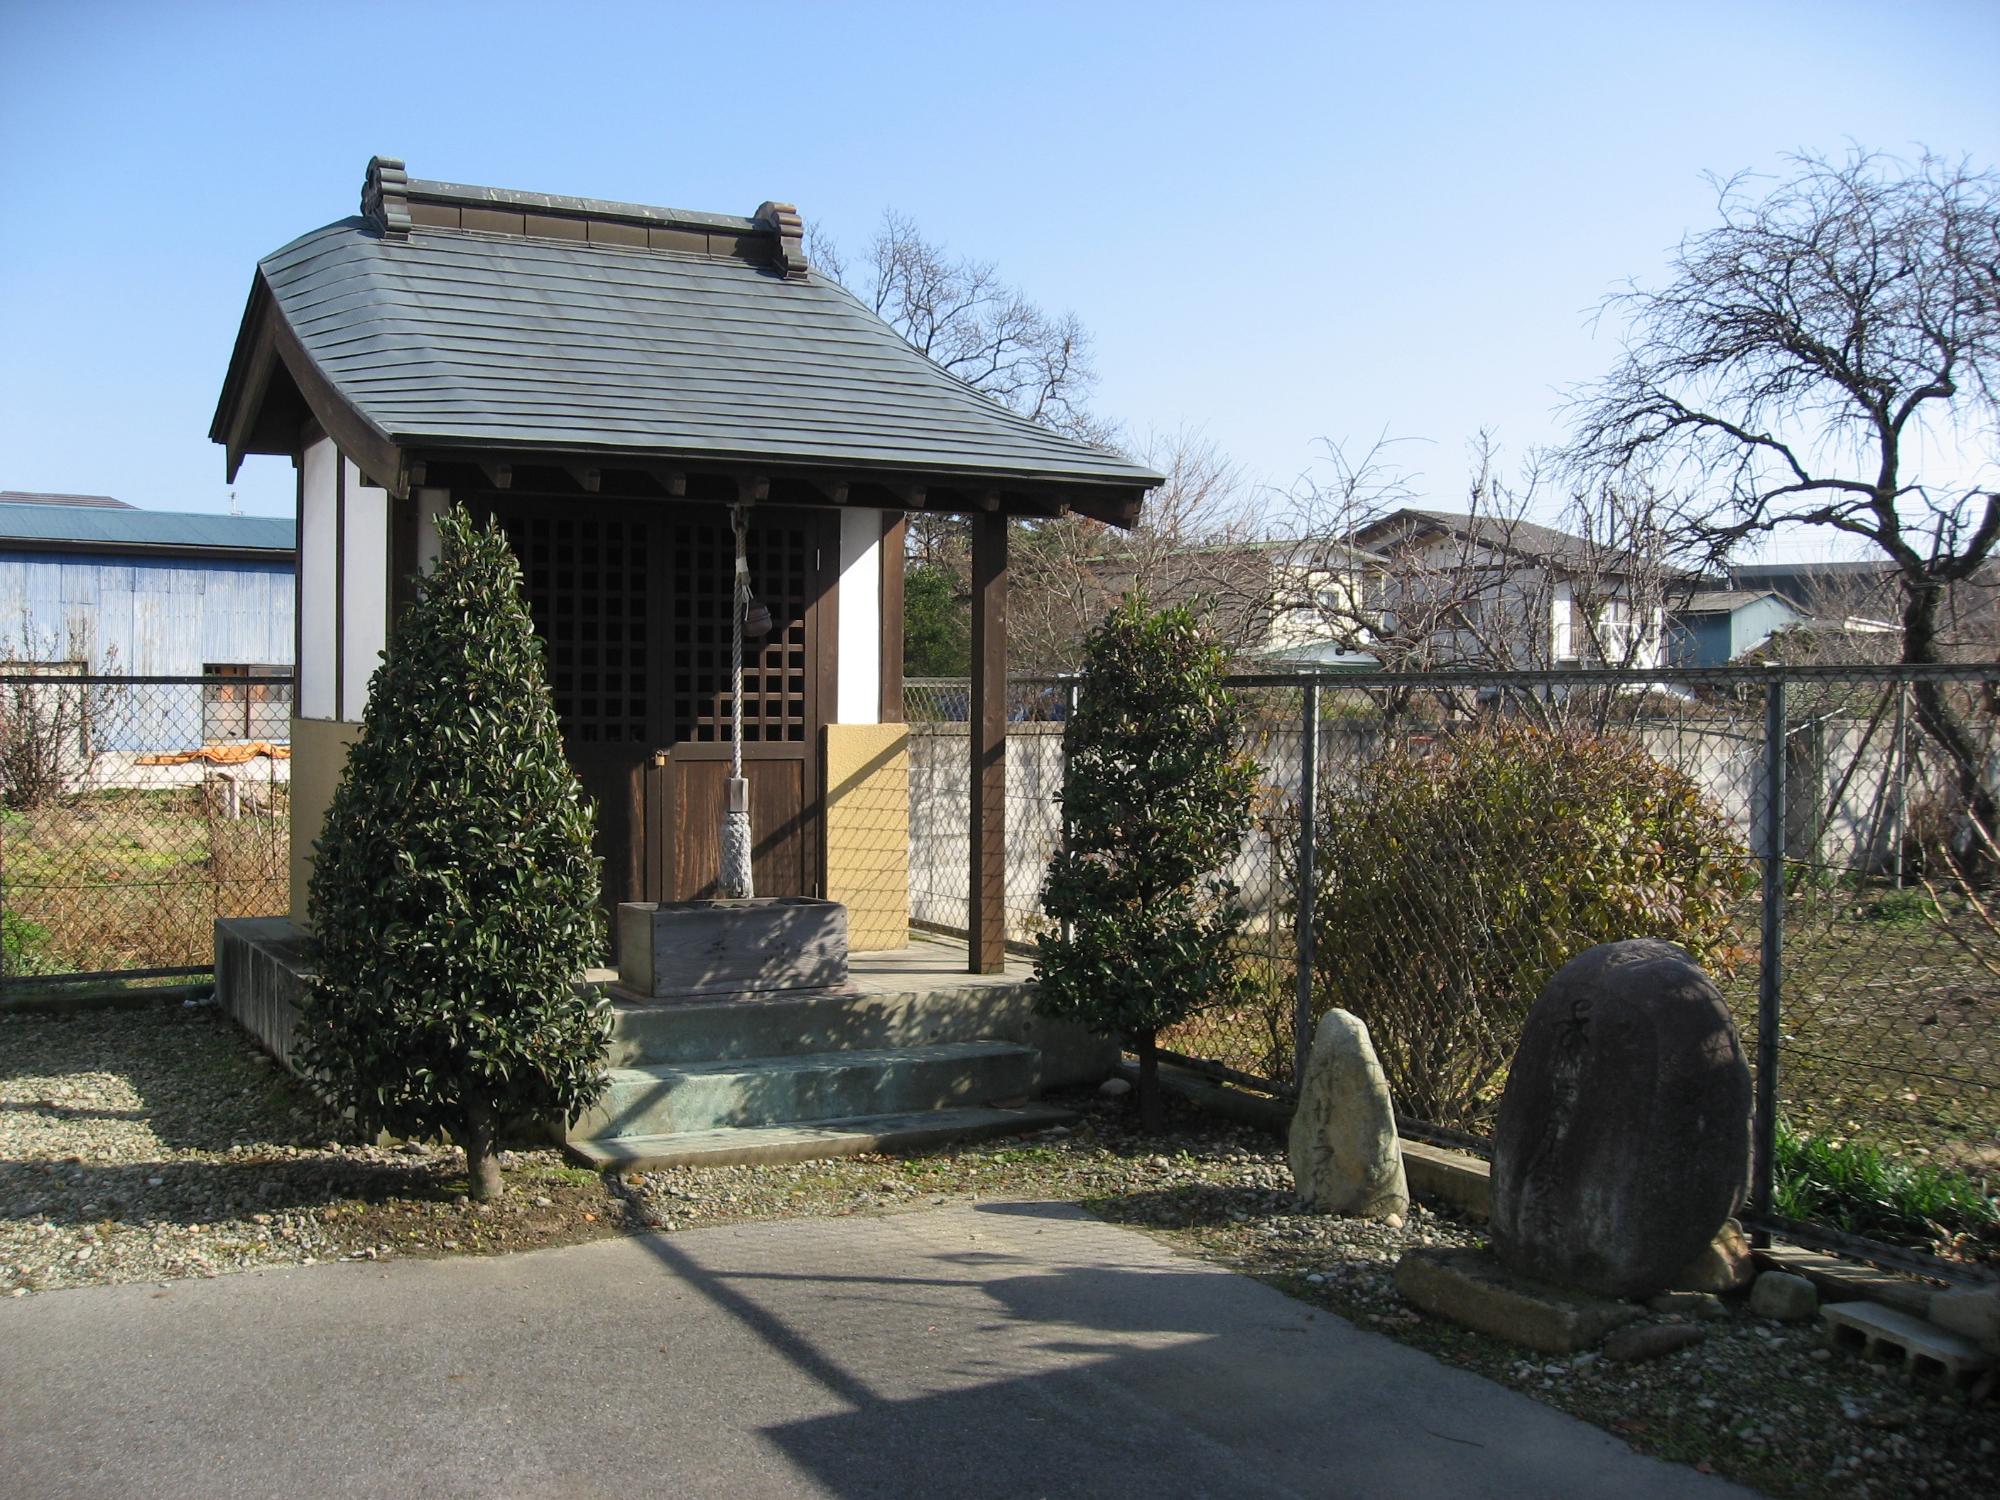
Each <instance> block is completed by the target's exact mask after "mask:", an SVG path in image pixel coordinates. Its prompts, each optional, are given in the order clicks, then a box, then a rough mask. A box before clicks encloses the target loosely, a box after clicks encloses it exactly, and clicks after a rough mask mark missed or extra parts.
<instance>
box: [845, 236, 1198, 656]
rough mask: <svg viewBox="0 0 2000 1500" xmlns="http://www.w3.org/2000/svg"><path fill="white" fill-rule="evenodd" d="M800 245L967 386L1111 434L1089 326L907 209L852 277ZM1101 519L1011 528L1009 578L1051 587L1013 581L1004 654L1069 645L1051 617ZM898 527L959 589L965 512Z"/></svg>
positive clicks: (965, 548)
mask: <svg viewBox="0 0 2000 1500" xmlns="http://www.w3.org/2000/svg"><path fill="white" fill-rule="evenodd" d="M806 249H807V254H808V256H809V257H810V258H811V260H812V262H813V264H814V265H815V266H817V267H818V268H819V269H820V270H821V271H822V272H824V273H825V274H827V275H829V276H831V277H833V278H834V279H835V280H836V281H839V282H841V283H842V284H843V285H845V286H846V287H847V288H848V290H850V291H851V292H853V293H854V294H855V295H856V296H857V297H860V298H861V299H862V300H863V301H865V302H867V303H868V304H869V306H871V307H872V308H874V310H875V311H876V312H877V313H879V314H880V315H881V316H882V318H883V319H884V320H885V321H886V322H887V323H888V324H889V325H890V326H891V327H892V328H894V329H895V330H896V331H897V332H898V333H899V334H901V335H902V336H903V338H904V339H905V340H907V341H908V342H909V344H910V345H911V347H913V348H915V349H917V350H919V351H921V352H922V353H923V354H924V355H925V356H926V357H927V358H929V359H930V360H932V361H933V362H934V363H936V364H937V365H938V366H939V367H940V368H942V369H944V370H947V371H949V372H950V373H951V374H953V375H955V376H957V377H958V378H959V379H960V380H963V381H965V382H966V384H968V385H970V386H972V387H973V388H974V389H975V390H977V391H979V392H981V393H982V394H984V395H987V396H990V397H992V398H993V399H994V400H996V401H998V402H1000V403H1001V404H1002V405H1003V406H1006V407H1008V408H1009V409H1011V410H1013V411H1016V412H1018V413H1020V414H1021V415H1022V416H1024V417H1027V418H1029V419H1030V420H1032V421H1036V422H1040V423H1041V424H1042V425H1044V426H1046V427H1049V428H1051V429H1053V430H1054V431H1057V432H1060V433H1063V434H1065V435H1066V436H1070V437H1075V438H1080V439H1082V440H1083V441H1085V442H1091V443H1096V444H1098V445H1100V446H1104V447H1110V446H1112V445H1114V443H1115V442H1116V440H1117V436H1118V432H1117V428H1116V426H1115V425H1114V424H1112V423H1110V422H1107V421H1105V420H1104V419H1103V418H1101V417H1099V416H1097V415H1096V414H1095V413H1093V412H1092V411H1091V410H1090V407H1089V399H1090V394H1091V391H1092V388H1093V387H1094V386H1095V385H1096V383H1097V372H1096V370H1095V368H1094V367H1093V366H1092V364H1091V337H1090V333H1089V330H1088V329H1086V328H1085V327H1084V326H1083V324H1082V322H1081V321H1080V320H1079V319H1078V318H1077V316H1076V314H1074V313H1071V312H1063V313H1052V312H1049V311H1047V310H1046V309H1044V308H1043V307H1041V306H1040V305H1039V304H1037V303H1035V302H1033V301H1032V300H1030V299H1029V297H1028V296H1027V294H1026V293H1025V292H1023V291H1022V290H1021V289H1020V288H1019V287H1016V286H1014V285H1012V284H1011V283H1010V282H1008V281H1007V280H1005V278H1003V277H1002V276H1001V275H1000V273H999V270H998V269H997V268H996V267H995V266H994V264H993V263H992V262H991V261H983V260H977V259H975V258H973V257H971V256H967V255H962V254H958V253H955V252H953V251H951V250H949V249H948V248H946V247H945V246H944V245H943V244H941V243H939V242H938V241H936V240H932V239H929V238H926V237H925V235H924V234H923V232H922V230H921V229H920V228H919V227H918V226H917V224H916V222H915V221H914V220H912V219H910V218H909V217H907V216H906V215H904V214H901V213H898V212H896V211H895V210H893V209H892V210H890V211H888V212H886V213H884V214H883V216H882V222H881V225H880V227H879V228H878V229H877V230H876V233H875V236H874V238H873V239H872V240H871V241H870V243H869V246H868V253H867V256H866V258H865V259H864V260H863V262H862V263H861V265H860V266H859V268H858V270H857V272H856V274H855V275H853V276H851V277H850V276H849V274H848V265H847V262H846V259H845V257H844V256H843V255H842V254H841V251H840V247H839V246H838V244H836V243H835V242H834V241H833V240H832V239H831V238H830V237H829V236H827V235H826V234H825V233H824V232H822V231H819V230H818V229H816V228H809V229H808V240H807V246H806ZM1169 488H1172V486H1169ZM1157 500H1158V497H1156V503H1157ZM1104 529H1105V528H1102V527H1100V526H1098V525H1097V523H1095V522H1092V521H1087V520H1085V519H1083V518H1081V517H1065V518H1063V519H1062V520H1060V521H1054V522H1047V523H1040V524H1038V525H1036V526H1034V527H1032V528H1027V527H1021V528H1018V529H1017V534H1016V536H1015V538H1014V542H1015V549H1016V553H1017V561H1016V565H1015V567H1014V569H1013V570H1012V571H1013V574H1014V576H1015V578H1016V579H1017V580H1018V579H1019V578H1021V576H1022V575H1023V574H1028V573H1032V574H1035V575H1036V576H1037V581H1038V582H1039V583H1040V584H1041V585H1042V586H1044V587H1048V588H1052V589H1055V590H1057V595H1056V597H1052V598H1049V599H1043V598H1041V597H1039V596H1037V595H1034V594H1031V593H1030V592H1028V591H1026V590H1023V589H1019V588H1017V589H1016V590H1015V591H1014V597H1015V598H1016V599H1018V600H1020V601H1021V602H1022V604H1023V605H1024V606H1025V607H1026V613H1025V617H1023V616H1017V619H1021V625H1019V626H1017V627H1016V629H1015V631H1014V632H1013V634H1014V635H1015V637H1016V638H1017V639H1018V640H1020V641H1021V642H1022V644H1021V645H1019V646H1017V647H1016V649H1015V650H1014V651H1013V653H1012V654H1013V655H1014V656H1015V659H1016V663H1017V665H1020V666H1022V667H1024V668H1030V669H1039V668H1040V667H1041V666H1043V665H1048V664H1054V663H1058V662H1066V661H1068V660H1069V658H1070V656H1072V655H1073V654H1074V653H1073V651H1071V650H1070V648H1069V646H1067V645H1061V646H1059V645H1058V642H1059V641H1062V642H1067V641H1068V640H1069V635H1070V632H1069V630H1068V627H1067V625H1066V624H1059V623H1058V622H1059V621H1063V620H1066V619H1067V618H1068V617H1069V616H1071V615H1073V614H1074V613H1075V612H1076V610H1077V609H1079V608H1081V607H1082V604H1083V599H1084V596H1085V595H1087V594H1088V592H1089V591H1088V589H1087V588H1086V586H1085V582H1086V581H1085V580H1084V579H1083V578H1082V577H1081V576H1080V575H1079V574H1078V573H1077V571H1076V569H1077V567H1078V566H1079V561H1078V560H1079V559H1080V558H1082V557H1083V556H1085V555H1087V554H1088V553H1089V552H1090V551H1092V550H1093V549H1097V548H1099V547H1101V545H1102V540H1101V538H1100V533H1101V532H1102V531H1103V530H1104ZM908 534H909V548H910V559H911V562H912V563H913V564H915V565H918V566H931V567H939V568H943V569H946V570H948V572H949V573H950V575H951V576H952V578H953V579H954V580H956V584H957V588H958V590H959V591H960V592H961V595H962V596H964V597H967V598H969V590H970V580H971V555H970V554H971V548H970V544H969V541H968V536H967V531H966V525H965V522H964V520H963V518H961V517H956V516H946V515H939V514H934V513H923V512H920V513H918V514H916V515H913V516H912V517H911V518H910V526H909V533H908ZM1098 613H1099V614H1102V611H1101V610H1100V611H1098ZM1037 615H1039V616H1041V617H1042V618H1040V619H1037V618H1036V616H1037ZM1023 627H1025V629H1024V628H1023ZM1078 639H1080V637H1078ZM1051 669H1053V668H1052V667H1051Z"/></svg>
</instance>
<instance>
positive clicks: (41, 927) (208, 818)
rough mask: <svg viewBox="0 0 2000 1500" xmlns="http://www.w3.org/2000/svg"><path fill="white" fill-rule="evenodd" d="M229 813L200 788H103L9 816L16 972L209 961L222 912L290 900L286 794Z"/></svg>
mask: <svg viewBox="0 0 2000 1500" xmlns="http://www.w3.org/2000/svg"><path fill="white" fill-rule="evenodd" d="M275 791H276V804H275V807H274V809H273V810H272V811H270V812H256V811H245V812H244V813H243V814H242V815H241V816H239V817H237V818H234V819H230V818H226V817H222V816H220V815H219V813H218V811H217V809H216V808H214V807H213V806H211V805H210V803H209V801H208V800H207V799H206V798H204V796H203V794H202V790H201V788H200V787H199V786H190V787H175V788H171V789H166V790H160V791H118V792H100V793H94V794H91V795H89V796H84V797H78V798H74V799H70V800H68V801H65V802H62V803H57V804H51V805H49V806H47V807H42V808H37V809H35V810H33V811H30V812H9V813H7V814H5V815H4V819H0V902H4V909H5V912H6V915H7V918H8V940H7V972H8V974H10V975H12V974H43V975H48V974H64V973H92V972H99V971H106V970H128V969H143V968H172V967H183V966H195V965H205V964H207V963H209V962H210V961H211V960H212V958H213V956H214V934H213V924H214V921H215V919H216V918H217V917H236V916H267V915H270V914H272V913H274V912H281V911H283V910H284V909H285V908H286V906H287V905H288V902H289V879H290V876H289V868H288V860H289V852H288V851H289V843H288V824H287V814H288V801H287V796H286V789H285V788H283V787H278V788H276V789H275Z"/></svg>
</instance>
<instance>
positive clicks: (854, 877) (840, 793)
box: [825, 724, 910, 953]
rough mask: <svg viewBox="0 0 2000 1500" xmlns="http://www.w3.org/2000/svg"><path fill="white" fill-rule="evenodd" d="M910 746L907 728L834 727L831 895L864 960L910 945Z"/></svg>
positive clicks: (829, 739)
mask: <svg viewBox="0 0 2000 1500" xmlns="http://www.w3.org/2000/svg"><path fill="white" fill-rule="evenodd" d="M909 740H910V735H909V730H908V729H907V728H905V727H904V726H903V725H901V724H829V725H827V727H826V755H825V764H826V894H827V897H828V899H830V900H833V901H839V902H842V903H843V904H844V905H845V906H846V907H847V934H848V946H849V947H851V948H853V949H854V950H855V951H856V952H862V953H865V952H869V951H872V950H876V949H882V948H901V947H903V946H904V945H905V944H907V943H908V942H909V940H910V744H909Z"/></svg>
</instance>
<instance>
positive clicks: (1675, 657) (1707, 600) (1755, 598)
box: [1667, 589, 1809, 667]
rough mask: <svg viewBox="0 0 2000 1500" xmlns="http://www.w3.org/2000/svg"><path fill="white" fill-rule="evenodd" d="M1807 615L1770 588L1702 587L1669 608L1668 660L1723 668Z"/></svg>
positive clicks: (1676, 662) (1675, 662)
mask: <svg viewBox="0 0 2000 1500" xmlns="http://www.w3.org/2000/svg"><path fill="white" fill-rule="evenodd" d="M1808 618H1809V617H1808V616H1807V614H1806V612H1805V611H1804V610H1803V609H1801V608H1800V607H1799V606H1798V605H1796V604H1794V603H1793V602H1791V601H1790V600H1788V599H1786V598H1785V597H1784V596H1783V595H1781V594H1777V593H1774V592H1772V591H1771V590H1769V589H1702V590H1700V591H1699V592H1697V593H1695V594H1694V595H1692V596H1691V597H1690V598H1689V599H1688V600H1687V602H1685V603H1683V604H1677V605H1675V606H1674V607H1673V608H1672V609H1671V610H1669V611H1668V615H1667V660H1668V661H1669V662H1670V663H1672V664H1673V665H1674V666H1677V667H1720V666H1725V665H1727V664H1728V663H1730V662H1732V661H1736V660H1737V659H1738V658H1740V657H1743V656H1746V655H1748V654H1749V653H1750V652H1752V651H1755V650H1757V649H1758V648H1759V647H1760V646H1762V645H1763V644H1764V643H1765V642H1766V641H1768V640H1770V639H1771V637H1772V636H1773V635H1775V634H1776V633H1777V632H1779V631H1781V630H1789V629H1792V628H1793V627H1795V626H1797V625H1799V624H1800V623H1802V622H1804V621H1805V620H1807V619H1808Z"/></svg>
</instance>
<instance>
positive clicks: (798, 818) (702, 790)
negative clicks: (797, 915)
mask: <svg viewBox="0 0 2000 1500" xmlns="http://www.w3.org/2000/svg"><path fill="white" fill-rule="evenodd" d="M663 769H664V771H665V776H664V778H663V779H664V781H665V783H666V788H665V790H666V794H667V796H668V799H669V805H668V807H667V809H666V810H665V816H664V817H663V818H662V820H661V821H662V824H663V825H664V827H663V832H664V833H665V834H666V836H667V837H668V838H670V839H671V840H672V843H673V851H674V853H673V860H672V863H671V868H670V873H669V875H668V892H667V895H666V896H665V898H664V899H666V900H669V901H712V900H714V899H715V898H716V896H717V895H718V894H719V893H718V891H717V889H716V881H717V878H718V877H719V875H720V873H721V868H722V809H723V791H724V787H725V784H726V783H727V781H728V779H729V762H728V761H726V760H712V759H708V758H706V757H703V758H687V759H683V758H682V757H681V756H680V755H679V754H678V753H676V754H673V755H670V756H668V757H667V764H666V766H665V767H664V768H663ZM743 774H744V777H745V778H746V779H747V780H748V781H749V783H750V836H751V840H752V842H751V852H750V874H751V879H752V880H753V881H754V882H755V885H756V888H757V894H758V895H760V896H809V895H812V894H813V890H814V886H815V881H814V880H813V878H812V877H813V870H812V867H811V862H810V859H809V854H810V851H811V843H810V840H809V839H808V838H807V825H808V821H809V818H810V816H811V812H812V807H811V804H810V801H809V799H808V798H807V796H806V779H805V763H804V762H803V761H800V760H798V759H795V758H785V759H777V758H769V759H746V760H745V761H744V763H743Z"/></svg>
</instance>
